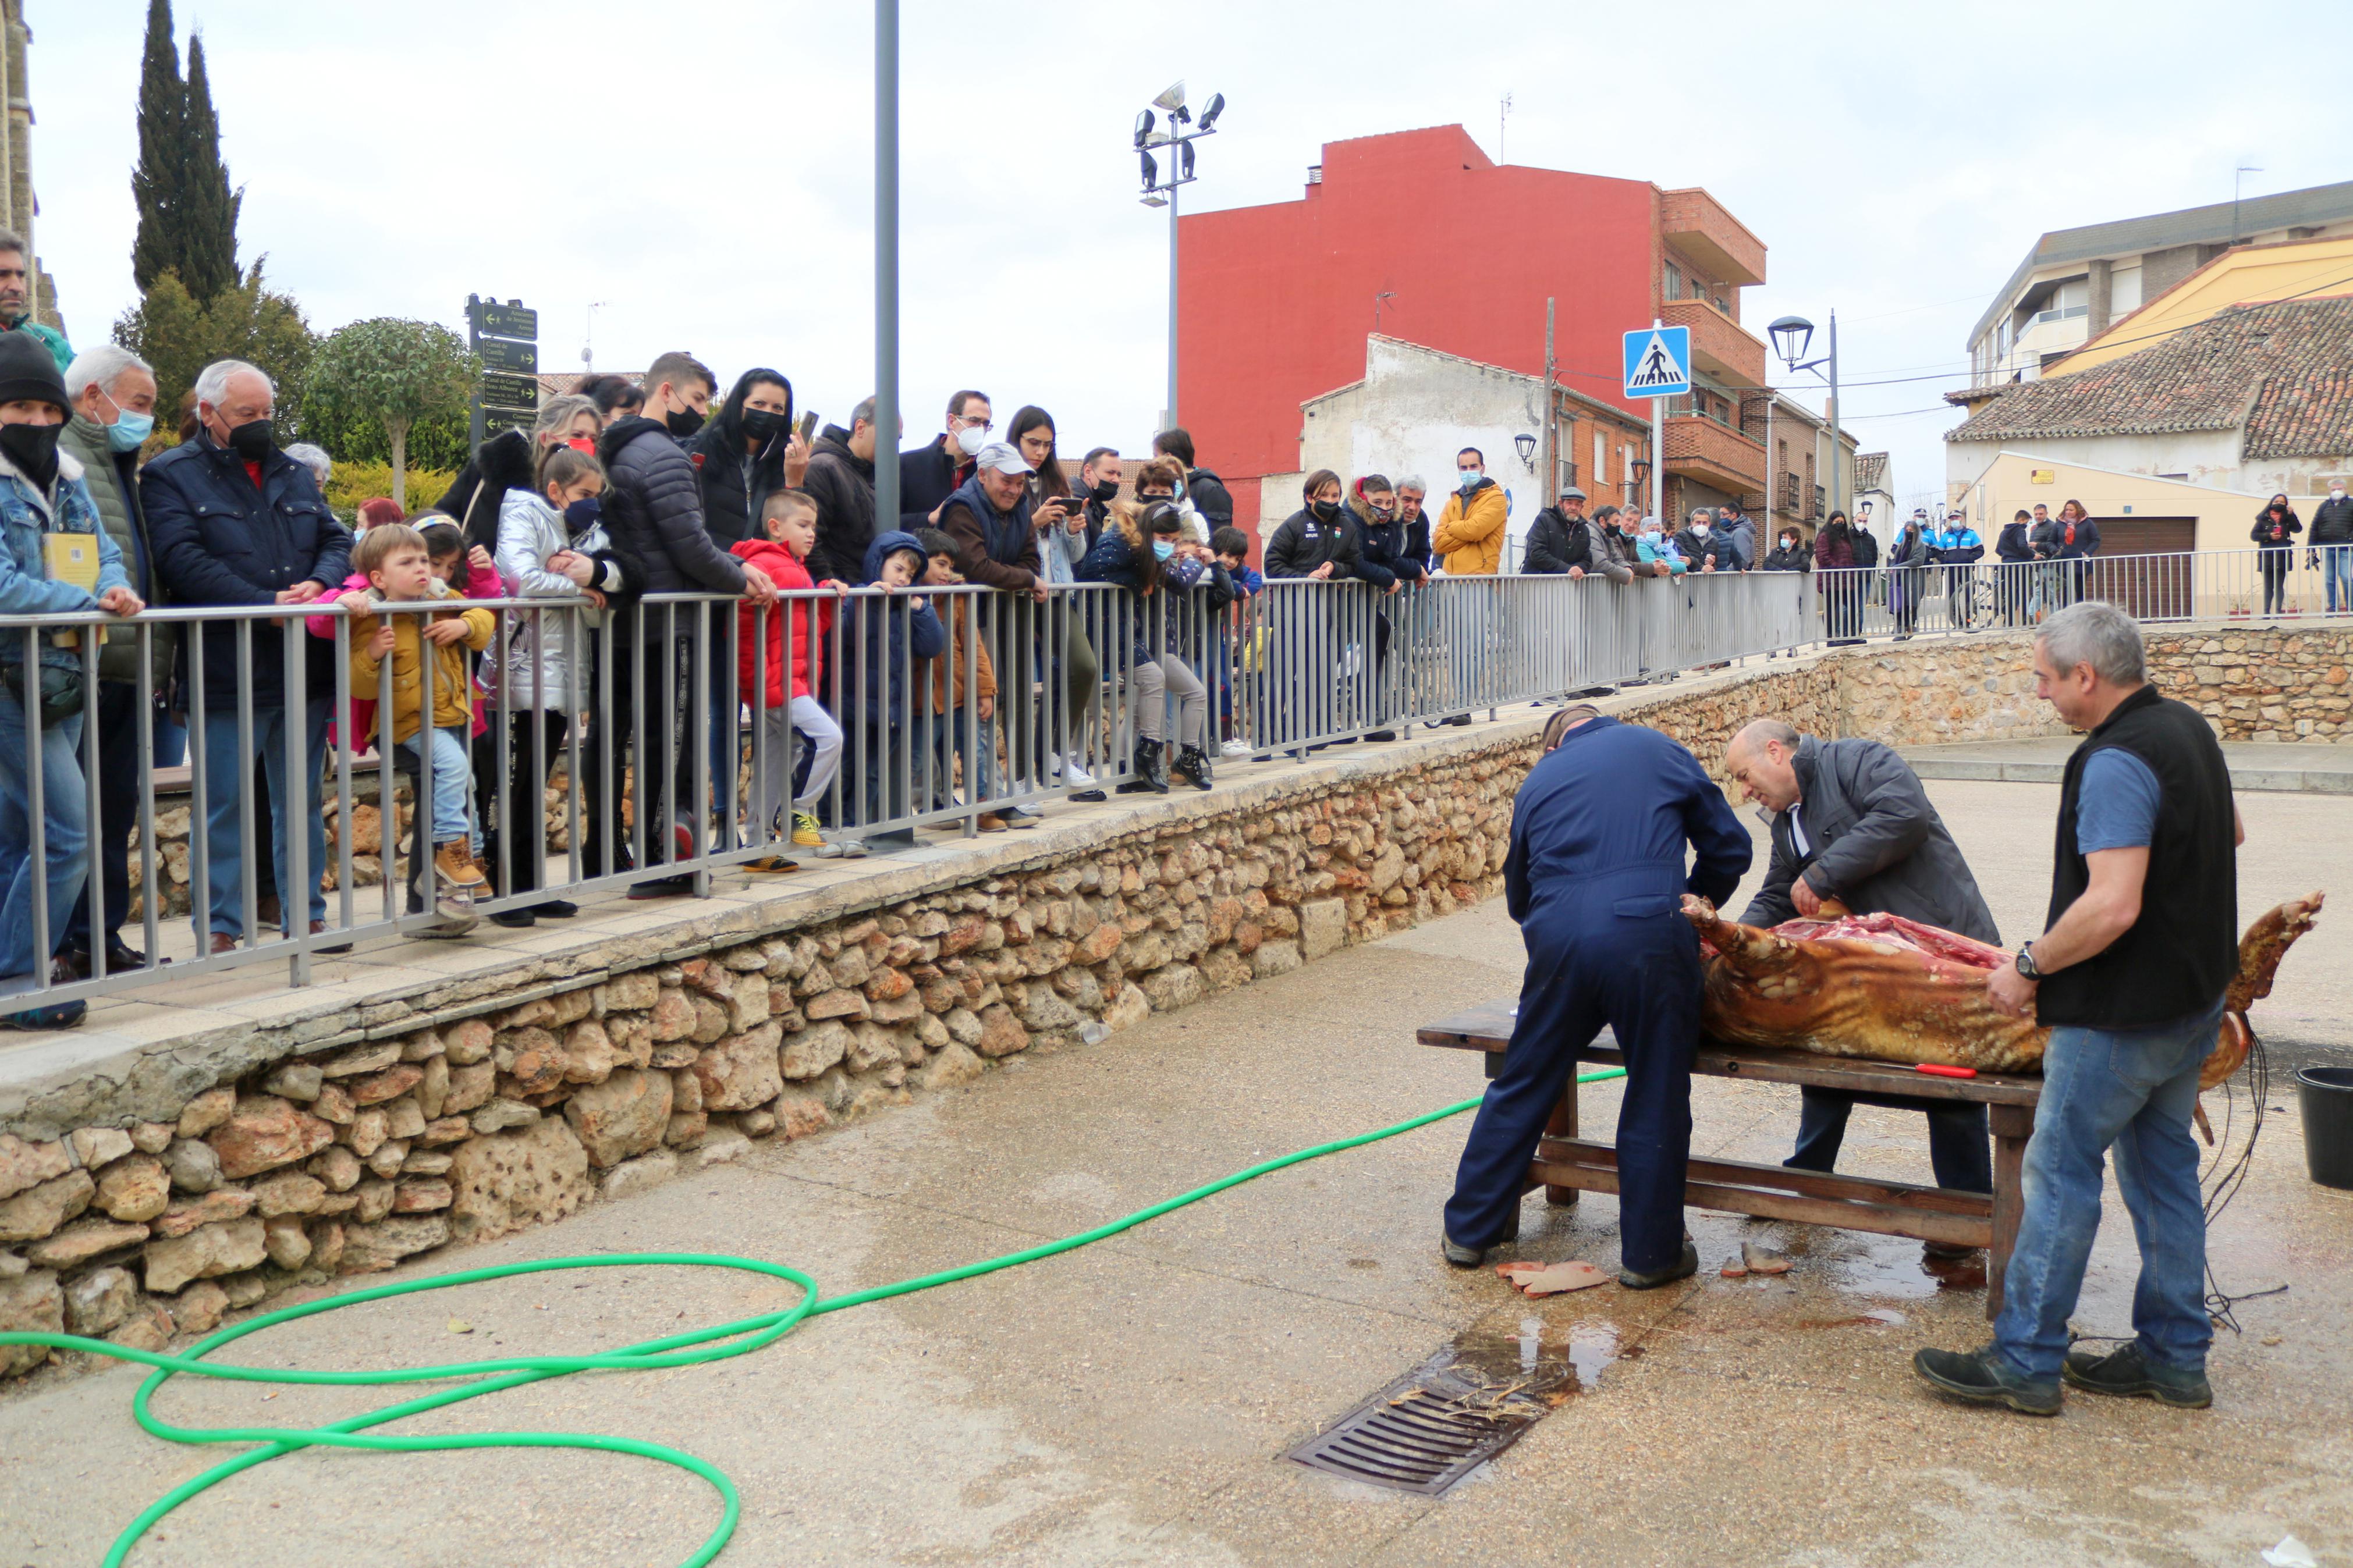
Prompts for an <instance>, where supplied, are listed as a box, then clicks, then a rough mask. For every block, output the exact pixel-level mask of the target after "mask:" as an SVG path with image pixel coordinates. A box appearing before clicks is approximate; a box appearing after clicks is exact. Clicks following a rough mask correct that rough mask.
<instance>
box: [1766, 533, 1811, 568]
mask: <svg viewBox="0 0 2353 1568" xmlns="http://www.w3.org/2000/svg"><path fill="white" fill-rule="evenodd" d="M1813 569H1814V552H1812V551H1811V550H1810V549H1808V548H1807V547H1806V544H1805V542H1803V541H1802V540H1800V541H1799V542H1798V543H1796V544H1792V545H1790V546H1789V547H1788V549H1787V550H1784V549H1782V548H1781V547H1780V546H1779V545H1778V544H1777V545H1775V546H1774V547H1773V548H1772V549H1770V550H1768V551H1767V552H1765V563H1764V565H1763V566H1762V567H1761V568H1760V570H1762V571H1766V572H1810V571H1812V570H1813Z"/></svg>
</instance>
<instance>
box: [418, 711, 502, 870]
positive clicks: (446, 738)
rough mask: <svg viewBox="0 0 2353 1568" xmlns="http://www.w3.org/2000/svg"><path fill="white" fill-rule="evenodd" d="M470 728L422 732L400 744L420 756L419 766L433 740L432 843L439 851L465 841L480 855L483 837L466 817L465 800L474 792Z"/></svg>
mask: <svg viewBox="0 0 2353 1568" xmlns="http://www.w3.org/2000/svg"><path fill="white" fill-rule="evenodd" d="M468 728H469V726H467V725H465V724H452V725H450V726H449V727H448V729H446V730H441V729H435V730H419V731H417V733H415V734H414V735H411V736H410V737H408V739H406V741H403V742H401V744H402V745H404V746H406V747H407V748H408V749H409V750H410V751H411V752H415V753H417V759H418V761H419V762H422V761H423V760H424V756H425V738H426V737H427V736H428V735H430V736H431V737H432V738H433V842H434V845H435V846H436V847H439V846H441V845H444V844H448V843H451V842H453V841H462V842H463V843H464V844H465V845H466V847H468V848H469V849H470V850H473V851H475V852H477V853H479V852H480V849H481V847H482V836H481V835H480V834H479V833H477V832H475V831H474V825H473V823H472V821H471V820H470V819H469V818H468V816H467V815H466V797H467V796H468V795H470V794H471V793H472V792H473V787H474V784H473V776H472V769H471V767H470V761H471V759H470V755H469V752H468V750H467V745H466V731H467V730H468Z"/></svg>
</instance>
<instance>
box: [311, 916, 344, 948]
mask: <svg viewBox="0 0 2353 1568" xmlns="http://www.w3.org/2000/svg"><path fill="white" fill-rule="evenodd" d="M326 929H327V922H326V921H311V935H312V936H317V935H319V934H321V933H322V932H323V931H325V930H326ZM351 950H352V944H351V943H350V942H343V943H342V944H340V945H338V946H335V947H322V948H317V949H314V950H313V951H315V952H351Z"/></svg>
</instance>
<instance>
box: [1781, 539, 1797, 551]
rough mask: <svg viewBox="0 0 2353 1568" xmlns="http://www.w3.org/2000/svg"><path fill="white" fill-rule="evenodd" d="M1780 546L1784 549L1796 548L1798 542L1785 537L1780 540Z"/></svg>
mask: <svg viewBox="0 0 2353 1568" xmlns="http://www.w3.org/2000/svg"><path fill="white" fill-rule="evenodd" d="M1781 548H1782V549H1784V550H1795V549H1796V548H1798V542H1797V541H1796V540H1794V539H1785V540H1783V541H1781Z"/></svg>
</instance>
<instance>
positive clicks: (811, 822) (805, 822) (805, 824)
mask: <svg viewBox="0 0 2353 1568" xmlns="http://www.w3.org/2000/svg"><path fill="white" fill-rule="evenodd" d="M824 843H825V835H824V834H822V833H819V832H818V827H817V818H816V817H814V816H810V815H809V814H808V813H807V812H806V811H797V812H795V813H793V846H794V847H796V848H798V849H817V848H819V847H822V846H823V845H824Z"/></svg>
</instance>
